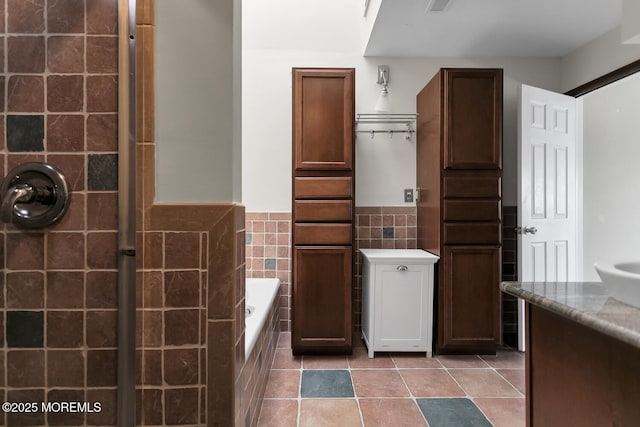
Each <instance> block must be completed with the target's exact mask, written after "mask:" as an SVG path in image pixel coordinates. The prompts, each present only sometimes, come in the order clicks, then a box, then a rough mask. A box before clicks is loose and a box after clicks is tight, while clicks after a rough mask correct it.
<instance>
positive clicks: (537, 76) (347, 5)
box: [242, 0, 560, 212]
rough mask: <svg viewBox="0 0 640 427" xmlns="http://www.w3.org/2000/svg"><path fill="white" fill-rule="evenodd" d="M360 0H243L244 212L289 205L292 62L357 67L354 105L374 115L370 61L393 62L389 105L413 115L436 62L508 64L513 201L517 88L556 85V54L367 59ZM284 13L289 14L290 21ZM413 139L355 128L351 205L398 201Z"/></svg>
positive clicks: (507, 155) (508, 172)
mask: <svg viewBox="0 0 640 427" xmlns="http://www.w3.org/2000/svg"><path fill="white" fill-rule="evenodd" d="M362 5H363V2H345V1H343V0H325V1H322V2H319V1H316V0H282V1H278V2H264V1H258V0H245V1H244V2H243V24H242V25H243V43H244V47H243V100H242V103H243V116H242V120H243V123H242V133H243V147H242V157H243V174H242V194H243V198H242V202H243V203H244V204H245V206H246V208H247V211H248V212H252V211H254V212H256V211H290V210H291V68H292V67H355V68H356V112H357V113H371V112H373V105H374V104H375V101H376V97H377V95H378V92H379V90H380V86H379V85H377V84H376V82H375V81H376V67H377V65H380V64H385V65H389V66H390V67H391V83H390V84H389V92H390V93H391V106H392V112H394V113H414V112H415V97H416V95H417V93H418V92H419V91H420V90H421V89H422V88H423V87H424V85H425V84H426V83H427V82H428V81H429V80H430V79H431V77H432V76H433V75H434V74H435V73H436V72H437V70H438V69H439V68H441V67H502V68H504V78H505V79H504V173H505V179H504V203H505V204H506V205H515V204H516V141H517V135H516V130H517V120H516V113H517V88H518V85H519V84H520V83H526V84H529V85H533V86H538V87H542V88H545V89H549V90H559V88H560V60H559V59H555V58H399V57H366V58H365V57H363V56H362V49H363V47H362V38H361V36H362V34H361V28H359V25H358V24H363V21H364V19H365V18H363V17H362V12H363V9H362ZM290 17H295V19H291V18H290ZM415 175H416V173H415V142H410V143H407V142H405V141H404V140H403V137H402V135H398V134H396V135H395V136H394V137H393V139H392V140H389V137H388V136H383V135H377V136H376V137H375V139H374V140H371V138H370V137H369V136H367V135H360V136H359V137H358V140H357V142H356V205H357V206H403V205H405V203H404V201H403V198H402V190H403V189H404V188H414V187H415Z"/></svg>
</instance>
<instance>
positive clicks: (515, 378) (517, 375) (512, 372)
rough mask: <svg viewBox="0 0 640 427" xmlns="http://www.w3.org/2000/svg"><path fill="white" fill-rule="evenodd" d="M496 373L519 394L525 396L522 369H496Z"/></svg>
mask: <svg viewBox="0 0 640 427" xmlns="http://www.w3.org/2000/svg"><path fill="white" fill-rule="evenodd" d="M497 371H498V373H499V374H500V375H502V376H503V377H504V378H505V379H506V380H507V381H509V382H510V383H511V385H513V386H514V387H515V388H517V389H518V391H519V392H520V393H522V394H525V385H524V369H497Z"/></svg>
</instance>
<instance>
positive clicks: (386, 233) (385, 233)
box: [382, 227, 396, 239]
mask: <svg viewBox="0 0 640 427" xmlns="http://www.w3.org/2000/svg"><path fill="white" fill-rule="evenodd" d="M395 233H396V231H395V229H394V228H393V227H382V238H384V239H393V238H394V236H395Z"/></svg>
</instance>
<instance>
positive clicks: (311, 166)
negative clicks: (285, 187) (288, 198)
mask: <svg viewBox="0 0 640 427" xmlns="http://www.w3.org/2000/svg"><path fill="white" fill-rule="evenodd" d="M354 77H355V73H354V72H353V71H351V69H349V70H341V69H302V68H298V69H294V71H293V105H294V108H293V122H294V123H293V145H294V147H295V153H294V167H295V169H296V170H351V169H352V168H353V147H352V144H349V143H348V142H349V141H353V126H354V113H353V112H354V107H353V105H354V102H353V100H354V99H355V98H354Z"/></svg>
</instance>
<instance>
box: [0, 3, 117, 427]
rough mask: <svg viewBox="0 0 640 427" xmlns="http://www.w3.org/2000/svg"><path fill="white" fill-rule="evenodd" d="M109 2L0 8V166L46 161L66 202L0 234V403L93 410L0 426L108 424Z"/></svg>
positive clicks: (10, 420)
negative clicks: (95, 408)
mask: <svg viewBox="0 0 640 427" xmlns="http://www.w3.org/2000/svg"><path fill="white" fill-rule="evenodd" d="M116 27H117V1H116V0H86V1H85V0H65V1H51V0H50V1H45V0H30V1H25V0H3V1H0V51H2V54H3V55H2V57H3V60H2V62H0V96H1V99H2V100H3V101H2V104H1V106H0V169H2V172H3V176H4V175H5V174H6V173H7V171H8V170H9V169H11V168H13V167H14V166H16V165H19V164H21V163H24V162H30V161H46V162H49V163H51V164H52V165H54V166H56V167H58V168H59V169H60V170H62V171H63V172H64V173H65V174H66V176H67V179H68V180H69V183H70V186H71V190H72V196H71V206H70V208H69V211H68V212H67V213H66V215H65V217H64V218H63V219H62V220H61V221H60V222H59V223H57V224H56V225H54V226H52V227H51V228H49V229H47V230H22V229H17V228H16V227H14V226H12V225H3V226H2V229H1V233H0V265H1V266H2V272H1V274H0V288H1V292H0V310H1V312H0V400H1V401H12V402H29V401H31V402H41V401H46V400H50V401H80V402H83V401H91V402H96V401H97V402H101V404H102V407H103V409H102V411H101V412H96V413H89V414H85V413H72V414H53V413H51V414H43V413H42V412H36V413H33V414H18V413H10V414H6V413H4V412H2V413H0V424H2V425H11V426H18V425H30V426H37V425H78V426H80V425H114V424H115V396H116V388H115V387H116V240H117V210H116V209H117V203H116V200H117V153H116V151H117V138H116V135H117V81H118V79H117V64H118V60H117V28H116Z"/></svg>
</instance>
